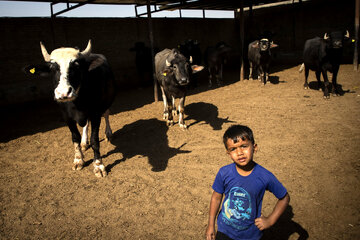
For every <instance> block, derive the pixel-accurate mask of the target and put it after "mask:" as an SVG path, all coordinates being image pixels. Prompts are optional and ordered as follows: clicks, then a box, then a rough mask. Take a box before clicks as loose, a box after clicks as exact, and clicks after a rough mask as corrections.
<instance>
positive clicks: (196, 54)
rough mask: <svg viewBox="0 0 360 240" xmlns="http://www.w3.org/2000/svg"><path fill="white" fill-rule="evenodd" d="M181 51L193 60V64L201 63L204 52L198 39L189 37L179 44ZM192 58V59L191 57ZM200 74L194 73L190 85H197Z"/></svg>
mask: <svg viewBox="0 0 360 240" xmlns="http://www.w3.org/2000/svg"><path fill="white" fill-rule="evenodd" d="M178 48H179V50H180V53H181V54H182V55H184V56H185V57H186V58H187V59H189V60H190V61H192V63H193V64H196V65H201V62H202V53H201V49H200V43H199V42H198V41H197V40H193V39H188V40H186V41H184V43H181V44H180V45H179V46H178ZM190 58H191V59H190ZM197 85H198V75H194V76H193V77H192V78H191V82H190V87H197Z"/></svg>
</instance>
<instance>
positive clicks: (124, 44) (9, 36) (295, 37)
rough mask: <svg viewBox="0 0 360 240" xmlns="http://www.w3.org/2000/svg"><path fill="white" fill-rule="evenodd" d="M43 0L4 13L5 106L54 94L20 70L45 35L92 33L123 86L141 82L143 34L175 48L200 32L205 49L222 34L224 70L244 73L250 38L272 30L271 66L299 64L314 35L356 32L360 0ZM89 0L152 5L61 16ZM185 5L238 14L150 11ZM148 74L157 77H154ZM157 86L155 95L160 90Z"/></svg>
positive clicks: (349, 56) (57, 38)
mask: <svg viewBox="0 0 360 240" xmlns="http://www.w3.org/2000/svg"><path fill="white" fill-rule="evenodd" d="M42 2H49V4H50V6H51V8H50V9H51V11H50V10H49V17H48V18H36V17H35V18H0V31H1V32H2V33H3V34H2V35H3V36H4V37H2V38H1V39H0V47H1V52H2V54H1V56H0V61H1V62H2V64H1V65H0V105H1V106H7V105H12V104H21V103H27V102H31V101H39V100H40V101H41V100H46V99H47V100H52V93H51V92H50V91H48V89H49V88H50V87H51V85H52V82H51V80H49V79H46V78H39V77H38V76H28V75H26V74H24V72H22V68H23V67H24V66H26V65H29V64H32V63H40V62H42V60H43V59H42V55H41V52H40V47H39V42H40V41H43V42H44V44H45V46H46V47H47V49H48V51H51V50H52V49H55V48H58V47H62V46H77V47H79V48H85V46H86V43H87V41H88V40H89V39H92V41H93V51H94V52H97V53H102V54H104V55H105V56H106V57H107V58H108V60H109V62H110V64H111V66H112V68H113V71H114V74H115V77H116V81H117V83H118V85H119V86H121V87H120V88H121V90H128V89H134V88H138V87H139V86H140V80H139V76H138V75H137V72H136V66H135V53H134V52H133V51H130V49H131V48H132V47H133V46H134V44H135V43H136V42H143V43H144V44H145V46H149V47H152V49H160V50H161V49H164V48H176V47H177V46H179V44H181V43H183V42H184V41H185V40H187V39H194V40H197V41H198V42H199V43H200V48H201V50H202V51H204V50H205V49H206V48H207V47H208V46H213V45H215V44H216V43H217V42H219V41H224V42H226V43H227V44H229V45H230V46H231V47H232V53H231V56H230V60H229V62H228V64H227V66H226V69H225V70H226V71H238V72H239V75H238V76H239V80H241V79H242V78H243V77H244V75H246V72H247V68H248V67H247V59H246V49H247V45H248V43H249V42H251V41H253V40H255V39H257V38H259V36H260V35H261V34H262V33H264V32H270V33H271V34H272V38H273V41H274V42H275V43H277V44H278V45H279V47H278V48H276V49H274V50H273V63H272V69H273V70H275V69H277V68H283V67H286V65H289V64H291V65H294V64H300V63H301V61H302V60H301V58H302V57H301V54H302V49H303V45H304V42H305V40H306V39H309V38H312V37H314V36H320V37H322V36H324V33H326V32H329V31H333V30H348V31H349V32H350V36H351V37H352V38H353V39H355V40H356V39H358V37H357V38H356V34H355V30H356V27H355V25H354V19H355V11H354V9H355V1H339V0H325V1H324V0H310V1H301V0H300V1H279V0H276V1H270V0H269V1H264V0H262V1H261V0H252V1H250V0H247V1H233V0H227V1H213V0H212V1H202V0H199V1H151V0H149V1H140V0H124V1H123V0H90V1H85V0H84V1H46V0H45V1H42ZM60 2H67V3H68V5H67V7H66V8H65V9H62V10H60V11H58V12H55V11H54V10H53V6H55V5H56V4H57V3H60ZM69 3H72V5H70V4H69ZM74 4H76V5H74ZM84 4H136V7H135V9H138V7H141V6H146V7H148V8H147V10H148V11H146V12H140V11H137V10H136V13H137V16H138V17H136V18H68V17H61V14H62V13H64V12H66V11H71V10H72V9H74V8H77V7H81V6H82V5H84ZM181 9H203V10H205V9H211V10H232V11H234V19H211V18H151V13H154V12H156V11H179V12H181ZM339 9H341V10H340V11H339ZM180 15H181V14H180ZM357 35H358V34H357ZM356 41H357V40H356ZM356 43H357V42H356ZM356 43H351V42H349V44H348V46H346V47H345V48H344V57H343V61H344V62H346V63H351V62H353V60H354V46H356V45H357V44H356ZM355 52H357V50H356V51H355ZM356 59H357V58H356ZM206 77H207V76H206V70H205V71H203V72H202V73H201V78H204V81H206ZM147 81H149V85H152V79H151V77H150V78H149V79H148V80H147ZM154 94H155V99H156V96H157V95H158V94H156V92H155V93H154Z"/></svg>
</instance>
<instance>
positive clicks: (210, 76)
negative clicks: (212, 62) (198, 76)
mask: <svg viewBox="0 0 360 240" xmlns="http://www.w3.org/2000/svg"><path fill="white" fill-rule="evenodd" d="M208 70H209V87H212V74H211V67H208Z"/></svg>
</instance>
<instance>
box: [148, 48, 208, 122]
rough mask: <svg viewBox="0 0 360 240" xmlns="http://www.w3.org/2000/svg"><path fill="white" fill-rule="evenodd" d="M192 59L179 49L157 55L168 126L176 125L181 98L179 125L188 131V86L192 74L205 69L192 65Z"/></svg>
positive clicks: (158, 79) (156, 61)
mask: <svg viewBox="0 0 360 240" xmlns="http://www.w3.org/2000/svg"><path fill="white" fill-rule="evenodd" d="M191 60H192V58H191V57H190V59H187V58H186V57H185V56H184V55H182V54H181V53H180V52H179V50H178V49H175V48H174V49H164V50H162V51H161V52H159V53H157V54H156V55H155V71H156V78H157V81H158V83H159V85H160V88H161V92H162V98H163V102H164V119H165V120H167V124H168V125H172V124H173V123H174V121H173V116H176V115H177V111H176V109H175V98H180V102H179V106H178V111H179V125H180V128H183V129H186V128H187V126H186V125H185V122H184V104H185V96H186V89H187V85H188V84H189V82H190V77H191V73H196V72H199V71H201V70H202V69H203V68H204V67H203V66H198V65H191V62H192V61H191Z"/></svg>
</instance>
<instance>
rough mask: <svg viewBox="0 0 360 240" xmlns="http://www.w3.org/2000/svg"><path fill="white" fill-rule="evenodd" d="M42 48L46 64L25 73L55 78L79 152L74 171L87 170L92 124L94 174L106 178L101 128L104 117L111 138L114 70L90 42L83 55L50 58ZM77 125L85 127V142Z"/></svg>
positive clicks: (61, 51) (58, 52)
mask: <svg viewBox="0 0 360 240" xmlns="http://www.w3.org/2000/svg"><path fill="white" fill-rule="evenodd" d="M40 47H41V52H42V55H43V57H44V60H45V62H46V64H42V65H32V66H28V67H27V68H26V69H25V70H28V71H29V72H31V73H33V74H40V75H44V74H45V75H48V74H52V75H53V77H54V83H55V89H54V98H55V100H56V101H57V102H58V104H59V106H60V108H61V111H62V113H63V116H64V119H65V122H66V124H67V126H68V127H69V129H70V132H71V136H72V141H73V144H74V148H75V158H74V165H73V169H74V170H80V169H82V168H83V166H84V160H83V158H84V156H83V150H82V148H81V145H83V146H84V145H86V144H87V129H88V123H89V122H90V124H91V137H90V143H91V147H92V149H93V152H94V161H93V163H94V173H95V175H96V176H97V177H103V176H105V175H106V174H107V172H106V169H105V167H104V165H103V162H102V159H101V156H100V144H99V127H100V122H101V116H102V115H103V114H104V116H105V120H106V131H105V133H106V137H107V138H110V137H111V134H112V132H111V128H110V124H109V121H108V116H109V112H108V109H109V107H110V105H111V104H112V102H113V100H114V98H115V83H114V76H113V73H112V71H111V69H110V66H109V64H108V62H107V60H106V58H105V57H104V56H103V55H101V54H94V53H91V41H90V40H89V42H88V45H87V47H86V49H85V50H84V51H81V52H80V51H79V50H78V49H75V48H58V49H55V50H53V51H52V52H51V54H49V53H48V52H47V50H46V48H45V46H44V45H43V44H42V43H41V42H40ZM77 124H79V125H80V126H81V127H84V129H83V138H81V135H80V133H79V131H78V128H77ZM80 143H81V145H80Z"/></svg>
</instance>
